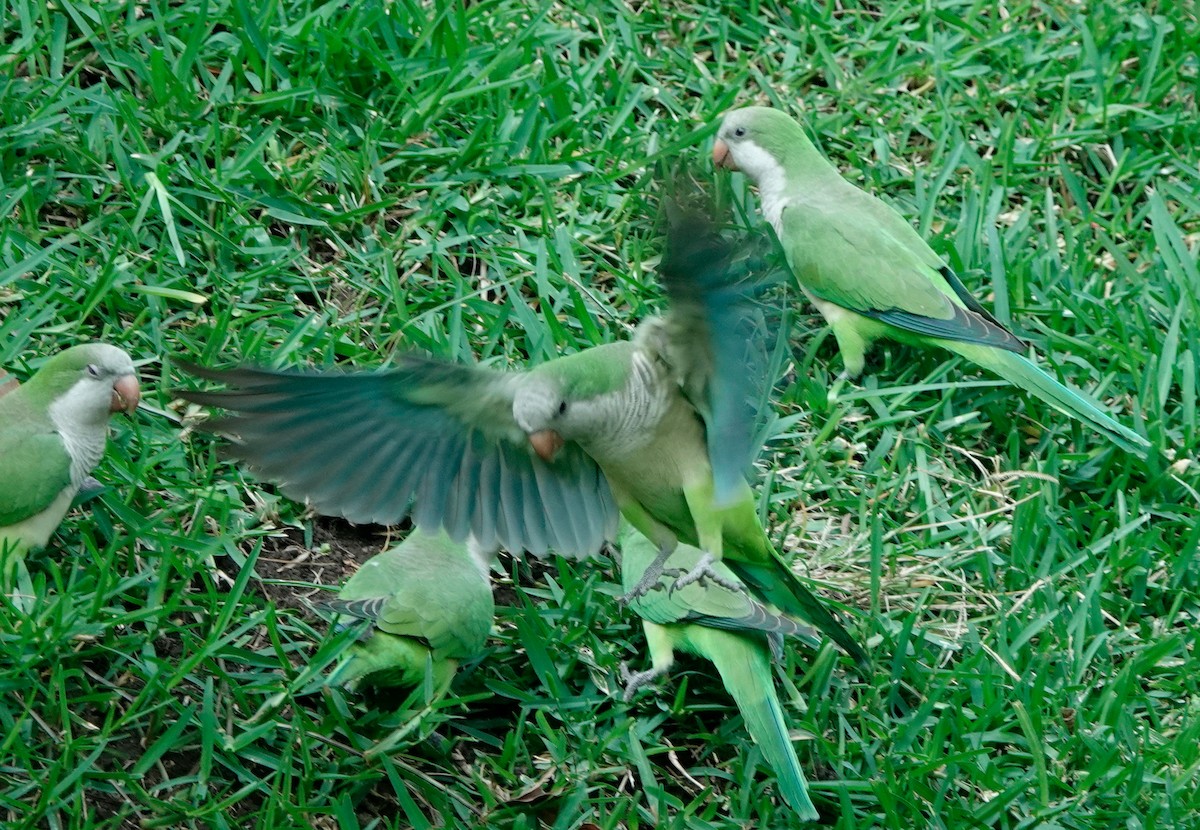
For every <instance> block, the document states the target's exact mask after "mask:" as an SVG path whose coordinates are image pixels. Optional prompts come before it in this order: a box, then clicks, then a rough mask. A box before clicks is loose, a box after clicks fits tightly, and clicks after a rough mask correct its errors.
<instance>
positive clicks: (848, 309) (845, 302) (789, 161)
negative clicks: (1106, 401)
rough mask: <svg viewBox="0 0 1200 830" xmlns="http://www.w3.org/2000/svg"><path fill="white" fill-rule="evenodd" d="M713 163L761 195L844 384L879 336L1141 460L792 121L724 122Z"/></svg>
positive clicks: (1118, 429)
mask: <svg viewBox="0 0 1200 830" xmlns="http://www.w3.org/2000/svg"><path fill="white" fill-rule="evenodd" d="M713 161H714V163H715V164H716V165H717V166H721V167H727V168H729V169H731V170H740V171H741V172H743V173H745V174H746V175H747V176H748V177H749V178H750V180H751V181H752V182H754V183H755V184H756V185H757V186H758V190H759V197H760V200H761V203H762V212H763V216H764V217H765V218H766V220H767V222H768V223H769V224H770V225H771V227H773V228H774V229H775V233H776V234H777V235H778V237H779V241H780V243H781V244H782V246H783V250H784V253H785V255H786V256H787V261H788V264H789V265H790V266H791V269H792V272H793V273H794V274H795V276H796V279H797V281H798V282H799V283H800V286H801V287H802V288H803V289H804V292H805V293H806V294H807V295H808V296H809V298H810V299H811V300H812V301H813V303H814V304H815V305H816V307H817V309H818V310H819V311H820V312H821V314H822V315H823V316H824V317H825V320H826V321H827V322H828V323H829V325H830V327H831V328H832V329H833V333H834V336H835V337H836V338H837V342H838V348H839V349H840V350H841V353H842V359H843V361H844V362H845V367H846V373H847V374H848V375H850V376H852V377H853V376H855V375H858V374H859V373H860V372H861V371H862V369H863V362H864V358H865V354H866V351H867V349H868V347H869V346H870V345H871V343H872V342H873V341H875V340H877V339H878V338H880V337H888V338H891V339H894V340H899V341H901V342H903V343H908V344H910V345H915V346H926V345H935V346H940V347H942V348H944V349H948V350H950V351H952V352H954V353H956V354H960V355H962V356H963V357H965V358H967V359H968V360H972V361H974V362H975V363H978V364H979V365H980V366H983V367H984V368H986V369H990V370H991V371H993V372H995V373H996V374H998V375H1000V377H1002V378H1004V379H1005V380H1007V381H1008V382H1009V383H1012V384H1014V385H1016V386H1018V387H1020V388H1022V389H1025V390H1026V391H1028V392H1031V393H1033V394H1034V395H1037V396H1038V397H1039V398H1041V399H1042V400H1044V401H1046V402H1047V403H1049V404H1050V405H1051V406H1054V407H1055V408H1057V409H1059V410H1060V411H1062V412H1065V413H1066V414H1068V415H1071V416H1074V417H1076V418H1078V419H1079V420H1081V421H1082V422H1083V423H1085V424H1086V425H1088V426H1089V427H1091V428H1092V429H1094V430H1096V431H1097V432H1099V433H1101V434H1102V435H1104V436H1105V437H1106V438H1108V439H1109V440H1111V441H1112V442H1113V443H1115V444H1117V445H1118V446H1121V447H1123V448H1125V449H1126V450H1129V451H1131V452H1135V453H1138V454H1141V455H1145V454H1146V451H1147V450H1148V448H1149V447H1150V443H1149V442H1148V441H1147V440H1146V439H1145V438H1143V437H1142V436H1140V435H1138V434H1137V433H1135V432H1133V431H1132V430H1130V429H1128V428H1127V427H1125V426H1122V425H1121V424H1119V423H1117V422H1116V421H1115V420H1113V419H1112V418H1111V417H1110V416H1109V415H1108V414H1107V413H1105V412H1104V411H1103V410H1102V409H1101V407H1100V404H1098V403H1097V402H1096V401H1095V400H1093V399H1092V398H1091V397H1089V396H1087V395H1085V394H1083V393H1082V392H1079V391H1078V390H1075V389H1069V388H1068V387H1066V386H1064V385H1063V384H1061V383H1059V382H1058V381H1057V380H1055V379H1054V378H1052V377H1050V375H1048V374H1046V372H1044V371H1043V370H1042V369H1040V368H1038V366H1037V365H1036V364H1034V363H1033V362H1032V361H1030V360H1029V359H1028V358H1026V357H1025V354H1024V353H1025V352H1026V344H1025V343H1024V342H1022V341H1021V340H1020V339H1019V338H1018V337H1017V336H1016V335H1014V334H1013V333H1012V332H1011V331H1009V330H1008V329H1007V328H1005V327H1004V326H1003V325H1001V324H1000V322H999V321H998V320H996V318H995V317H993V316H992V315H991V314H990V313H989V312H988V311H987V309H985V308H984V307H983V306H982V305H980V304H979V302H978V301H977V300H976V299H975V298H974V297H972V296H971V295H970V294H969V293H968V292H967V289H966V288H965V287H964V286H963V284H962V282H961V281H959V279H958V277H957V275H955V273H954V272H953V271H952V270H950V267H949V266H947V265H946V264H945V263H944V262H942V261H941V259H940V258H939V257H938V255H937V254H936V253H934V252H933V250H932V249H931V248H930V247H929V246H928V245H927V244H926V243H925V240H924V239H922V238H921V236H920V235H919V234H918V233H917V232H916V230H914V228H913V227H912V225H910V224H909V223H908V222H907V221H905V219H904V217H902V216H901V215H900V214H899V213H897V212H896V211H895V210H894V209H893V208H891V207H889V206H888V205H887V204H885V203H884V202H882V201H880V200H879V199H877V198H876V197H874V196H872V195H871V194H869V193H866V192H865V191H863V190H860V189H859V188H857V187H855V186H854V185H852V184H850V183H849V182H848V181H846V180H845V179H843V178H842V177H841V176H840V175H839V174H838V171H837V169H836V168H835V167H834V166H833V165H832V164H830V163H829V162H828V161H826V160H825V158H824V157H823V156H822V155H821V154H820V152H819V151H818V150H817V148H816V147H814V146H813V144H812V142H811V141H809V139H808V137H807V136H806V135H805V134H804V130H803V128H801V126H800V125H799V124H798V123H797V122H796V121H795V120H794V119H792V118H791V117H789V116H788V115H786V114H785V113H783V112H781V111H779V110H776V109H771V108H769V107H745V108H743V109H737V110H733V111H731V112H729V113H727V114H726V115H725V118H724V120H723V121H722V123H721V127H720V129H719V131H718V132H717V140H716V143H715V144H714V146H713Z"/></svg>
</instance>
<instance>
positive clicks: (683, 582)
mask: <svg viewBox="0 0 1200 830" xmlns="http://www.w3.org/2000/svg"><path fill="white" fill-rule="evenodd" d="M716 561H717V557H715V556H713V555H712V554H711V553H706V554H704V556H702V557H700V561H699V562H697V563H696V567H694V568H692V569H691V570H690V571H688V572H687V573H686V574H684V575H683V576H681V577H679V578H678V579H676V580H675V584H674V585H672V586H671V593H675V592H676V591H678V590H680V589H681V588H686V587H687V586H689V585H691V584H692V583H694V582H699V583H701V584H703V582H704V580H706V579H707V580H710V581H711V582H713V583H714V584H716V585H720V586H721V587H722V588H724V589H725V590H727V591H735V592H737V593H739V594H740V593H742V592H743V591H745V590H746V589H745V587H744V586H743V585H742V584H741V583H740V582H738V581H736V580H733V579H726V578H725V577H723V576H721V575H720V574H719V573H717V572H716V570H714V569H713V563H714V562H716Z"/></svg>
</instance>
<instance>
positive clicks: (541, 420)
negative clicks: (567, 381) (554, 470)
mask: <svg viewBox="0 0 1200 830" xmlns="http://www.w3.org/2000/svg"><path fill="white" fill-rule="evenodd" d="M572 410H573V407H572V405H571V403H570V402H569V401H568V400H567V398H566V395H565V394H564V390H563V388H562V384H561V383H558V382H556V379H554V378H550V377H536V376H531V377H530V378H529V379H528V380H527V381H526V382H525V383H524V384H522V387H521V390H520V391H519V392H518V393H517V394H516V396H515V397H514V398H513V418H514V419H515V420H516V422H517V426H519V427H520V428H521V429H522V430H523V431H524V432H525V434H526V435H528V436H529V443H530V444H532V445H533V449H534V452H536V453H537V454H538V455H540V456H541V457H542V458H543V459H544V460H545V461H553V460H554V457H555V456H556V455H557V454H558V451H559V450H561V449H562V447H563V443H564V442H565V440H566V439H567V438H570V437H572V436H574V435H577V434H578V433H579V428H578V426H577V425H576V424H574V420H575V418H574V415H575V413H574V412H573V411H572Z"/></svg>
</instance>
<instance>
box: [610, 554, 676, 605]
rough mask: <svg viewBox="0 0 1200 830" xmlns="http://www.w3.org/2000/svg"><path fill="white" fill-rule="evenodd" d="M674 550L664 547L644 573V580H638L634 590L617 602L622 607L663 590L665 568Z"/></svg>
mask: <svg viewBox="0 0 1200 830" xmlns="http://www.w3.org/2000/svg"><path fill="white" fill-rule="evenodd" d="M672 551H673V548H669V547H666V546H663V547H662V548H660V549H659V551H658V556H656V557H654V561H653V562H651V563H650V567H648V568H646V570H645V571H644V572H643V573H642V578H641V579H639V580H638V584H637V585H634V586H633V590H631V591H629V592H628V593H627V594H625V596H623V597H621V598H620V599H618V600H617V602H619V603H621V604H622V605H628V604H629V603H631V602H633V601H634V600H635V599H640V598H641V597H644V596H646V594H648V593H650V592H651V591H652V590H655V589H657V590H663V588H664V587H665V586H664V585H663V584H662V582H661V580H662V578H663V575H664V574H665V573H666V571H665V569H664V568H663V566H664V565H665V564H666V562H667V559H668V558H670V556H671V553H672Z"/></svg>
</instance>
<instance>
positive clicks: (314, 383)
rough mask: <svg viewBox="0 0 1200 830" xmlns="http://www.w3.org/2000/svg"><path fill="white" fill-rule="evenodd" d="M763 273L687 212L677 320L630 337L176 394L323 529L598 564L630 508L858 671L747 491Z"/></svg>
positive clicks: (246, 376) (228, 380)
mask: <svg viewBox="0 0 1200 830" xmlns="http://www.w3.org/2000/svg"><path fill="white" fill-rule="evenodd" d="M754 261H755V260H754V258H753V257H742V256H741V251H739V250H738V249H736V248H735V247H734V246H732V245H731V244H730V243H729V242H727V241H726V240H725V239H723V238H722V237H721V236H720V235H719V234H718V233H717V232H716V230H715V228H713V226H712V224H711V222H710V221H709V220H707V219H705V218H704V217H702V216H700V215H698V214H696V213H694V212H686V211H681V212H679V213H677V214H676V216H675V219H674V221H672V222H671V223H670V225H669V226H668V232H667V243H666V251H665V253H664V256H663V262H662V265H661V266H660V271H661V273H662V275H663V277H664V281H665V283H666V287H667V290H668V295H669V297H670V300H671V310H670V311H669V312H668V313H667V315H666V316H665V317H663V318H651V319H649V320H646V321H644V322H643V323H642V324H641V325H640V326H639V327H638V329H637V332H636V333H635V335H634V337H633V339H632V340H629V341H625V342H619V343H610V344H606V345H601V346H595V347H593V348H590V349H586V350H584V351H582V352H579V353H577V354H572V355H568V356H566V357H561V358H557V359H555V360H551V361H549V362H547V363H544V364H542V365H540V366H536V367H534V368H532V369H529V370H527V371H524V372H499V371H495V370H492V369H486V368H482V367H477V366H462V365H456V364H452V363H447V362H445V361H439V360H433V359H429V358H424V357H416V356H413V355H401V356H399V357H397V358H396V359H395V360H393V363H394V365H395V368H392V369H389V370H387V371H382V372H376V373H353V374H351V373H337V372H315V371H287V372H278V371H267V370H263V369H251V368H238V369H232V370H227V371H214V370H211V369H201V368H199V367H190V368H188V371H190V372H192V373H193V374H196V375H199V376H200V377H204V378H208V379H211V380H215V381H221V382H223V383H225V384H227V386H228V389H226V390H225V391H219V392H191V391H189V392H182V393H181V394H182V396H183V397H184V398H186V399H188V400H191V401H194V402H197V403H201V404H206V405H210V406H218V407H222V408H224V409H226V410H227V411H228V412H229V413H230V414H229V416H228V417H227V418H224V419H222V420H219V421H217V422H216V423H215V424H211V425H210V428H212V429H216V430H219V431H223V432H226V433H229V434H231V435H233V436H235V439H236V440H235V443H234V445H233V446H232V447H231V450H232V452H233V454H234V455H236V456H238V457H239V458H242V459H244V460H246V461H248V462H249V463H250V464H251V465H252V466H254V467H256V468H257V469H259V470H261V471H262V472H263V473H264V474H265V475H267V476H268V477H270V478H274V479H277V480H279V481H280V482H281V483H282V485H283V489H284V492H285V493H288V494H290V495H293V496H295V497H298V498H306V499H308V500H309V501H310V502H311V503H312V504H313V506H314V507H316V509H317V510H320V511H322V512H326V513H335V514H338V515H341V516H345V517H346V518H348V519H350V520H351V521H359V522H363V521H371V522H382V523H392V522H397V521H399V520H400V519H401V518H403V517H404V516H405V515H407V514H408V513H409V512H410V510H411V513H412V516H413V520H414V522H415V523H416V524H417V525H418V526H419V527H422V528H425V529H433V528H436V527H438V526H441V527H444V528H445V529H446V530H447V532H448V533H449V534H450V536H451V537H452V538H455V539H462V538H464V536H465V535H466V534H467V533H468V532H470V533H471V534H473V535H474V536H475V537H476V538H477V539H478V540H479V541H480V543H481V544H483V545H485V546H491V545H496V544H499V545H504V546H505V547H507V548H509V549H510V550H518V549H524V550H528V551H530V552H532V553H535V554H540V553H543V552H544V551H546V550H548V549H550V548H553V549H554V550H555V551H556V552H558V553H560V554H562V555H566V556H587V555H592V554H594V553H596V552H597V551H598V550H599V548H600V546H601V543H602V542H603V541H604V540H605V539H611V538H613V535H614V533H615V531H616V525H617V515H618V510H619V511H620V513H622V514H624V515H625V517H626V518H627V519H628V520H629V521H630V522H631V523H632V524H633V525H634V526H636V527H637V528H638V529H639V530H641V531H642V532H644V533H646V534H647V535H649V536H650V537H651V538H652V539H653V540H654V542H655V544H656V545H658V547H659V548H660V549H661V550H662V551H664V552H669V551H670V549H671V548H672V547H673V546H674V544H675V543H676V541H677V540H678V541H683V542H687V543H689V544H697V545H699V546H700V547H702V548H704V549H705V550H706V551H708V552H709V553H710V554H711V556H712V558H713V559H720V558H721V557H722V556H724V557H725V558H726V561H727V562H728V564H729V566H730V567H731V568H732V569H733V570H734V571H736V572H737V574H738V576H739V578H741V579H742V580H743V581H744V582H746V583H747V584H748V585H750V586H751V588H752V589H753V590H755V591H756V592H758V595H759V596H760V597H762V598H765V599H767V600H769V601H770V602H773V603H775V604H776V605H778V606H780V607H781V608H784V609H785V610H787V611H788V612H789V613H795V614H800V615H803V616H804V617H805V618H807V619H809V620H810V621H811V622H812V623H814V624H815V625H817V626H818V627H819V628H820V629H821V630H822V631H824V632H825V633H826V634H828V635H829V636H831V637H832V638H833V639H834V640H835V641H836V642H837V643H838V645H839V646H841V647H842V648H843V649H845V650H846V651H847V652H849V653H850V654H852V655H853V656H854V657H855V659H856V660H858V661H859V662H860V663H863V662H866V655H865V653H864V652H863V651H862V648H861V647H860V646H859V645H858V644H857V643H856V642H855V641H854V639H853V638H852V637H851V636H850V635H849V633H848V632H847V631H846V630H845V629H844V628H843V627H842V626H841V625H840V624H839V623H838V622H837V620H836V619H834V617H833V616H832V615H831V614H830V612H829V611H828V610H827V609H826V608H825V607H824V606H823V605H822V604H821V602H820V601H819V600H818V599H817V598H816V597H815V596H813V594H812V593H811V592H810V591H809V590H808V589H807V588H805V587H804V585H803V584H802V583H801V582H800V581H799V580H798V579H797V577H796V576H795V574H793V573H792V571H791V569H790V568H789V567H788V565H787V564H786V563H785V562H784V561H783V559H781V558H780V556H779V554H778V553H776V551H775V550H774V548H773V547H772V546H771V543H770V541H769V540H768V539H767V536H766V534H765V532H764V531H763V528H762V526H761V525H760V524H759V521H758V515H757V512H756V510H755V502H754V495H753V493H752V492H751V490H750V487H749V485H748V484H747V482H746V478H745V473H746V468H747V467H748V466H749V465H750V463H751V461H752V458H753V454H754V452H755V451H756V450H757V447H756V446H754V443H753V440H752V439H753V435H754V424H753V411H752V410H753V407H752V406H750V405H749V404H748V403H747V401H748V399H749V398H750V397H751V387H752V378H754V377H755V376H756V375H757V374H761V373H762V372H765V369H762V368H761V367H758V366H755V365H752V364H754V363H755V362H758V361H761V360H765V356H763V355H765V352H763V353H762V354H760V350H758V349H756V348H755V347H753V345H752V342H751V341H752V340H753V337H752V336H751V335H750V334H749V332H751V331H752V330H753V329H754V322H753V318H754V316H755V309H754V308H753V303H752V300H751V294H752V287H753V286H752V283H753V280H751V279H750V275H748V274H747V273H745V270H744V269H749V268H751V267H752V266H753V264H754ZM745 280H750V283H751V284H747V283H746V282H745ZM185 368H187V367H185ZM704 564H705V563H701V567H700V568H699V569H698V571H697V573H696V574H694V575H693V576H698V575H700V574H701V573H704V569H703V565H704ZM656 583H657V578H656V577H655V576H654V574H651V575H650V576H649V577H648V579H647V580H646V585H644V586H642V589H643V590H644V589H645V588H646V587H647V586H648V585H651V584H656Z"/></svg>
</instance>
